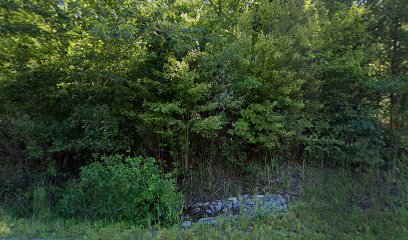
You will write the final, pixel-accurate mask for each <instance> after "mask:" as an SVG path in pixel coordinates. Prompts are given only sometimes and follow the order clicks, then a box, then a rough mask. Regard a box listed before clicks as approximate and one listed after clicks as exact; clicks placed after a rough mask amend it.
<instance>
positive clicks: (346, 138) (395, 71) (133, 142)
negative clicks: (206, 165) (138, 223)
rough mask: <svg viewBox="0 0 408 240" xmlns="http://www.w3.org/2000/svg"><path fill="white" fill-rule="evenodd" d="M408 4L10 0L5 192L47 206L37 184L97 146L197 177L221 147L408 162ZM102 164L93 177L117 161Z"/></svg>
mask: <svg viewBox="0 0 408 240" xmlns="http://www.w3.org/2000/svg"><path fill="white" fill-rule="evenodd" d="M407 12H408V1H407V0H369V1H368V0H367V1H351V0H350V1H344V0H343V1H340V0H339V1H329V0H285V1H284V0H253V1H240V0H155V1H150V0H140V1H130V0H118V1H112V0H101V1H93V0H58V1H57V0H5V1H2V2H1V3H0V20H1V27H0V161H1V163H0V164H1V165H0V166H1V168H0V187H1V188H2V189H4V190H1V191H0V197H4V196H7V199H11V200H10V202H11V203H19V204H20V206H27V208H26V209H32V206H31V205H32V204H31V205H30V204H28V203H27V202H30V199H32V198H35V196H37V195H35V196H34V194H31V195H29V196H25V195H24V193H25V192H30V190H33V189H36V187H35V186H33V184H30V183H33V182H36V183H38V182H40V183H41V184H43V185H46V186H49V185H52V186H62V185H63V184H64V183H65V182H67V180H68V179H69V178H72V177H74V176H78V175H79V173H80V169H81V167H83V166H87V165H88V164H92V162H94V160H93V159H94V158H93V156H94V155H95V154H96V155H103V156H112V155H115V154H122V155H126V156H143V157H145V158H147V159H149V158H148V157H154V158H155V159H157V160H158V161H159V162H160V164H161V166H163V167H164V168H165V170H166V171H167V170H176V171H175V172H176V173H181V174H186V175H188V173H189V172H190V170H191V169H195V168H197V166H200V164H201V163H202V162H204V161H209V160H211V161H214V162H217V163H222V164H225V165H226V166H228V167H235V168H236V169H237V170H248V169H247V168H249V167H250V166H251V165H250V164H248V163H251V162H254V161H258V163H259V162H260V163H262V162H268V161H271V160H272V159H284V160H295V161H302V162H310V163H312V164H322V165H323V164H327V165H331V166H339V165H341V166H345V167H349V168H351V169H353V170H355V171H358V172H361V171H373V170H378V169H390V168H392V167H395V166H396V165H397V164H398V162H399V161H406V154H407V148H408V87H407V86H408V72H407V70H408V60H407V59H408V14H406V13H407ZM138 161H139V160H138ZM132 164H133V163H132ZM135 164H136V163H135ZM90 166H91V167H85V168H84V170H83V172H82V175H81V176H84V177H85V178H86V179H90V178H88V177H91V176H93V175H92V174H93V173H94V171H96V172H98V171H101V174H102V173H105V171H108V170H107V169H108V168H106V166H105V165H101V164H100V163H95V164H94V165H90ZM126 166H127V165H126ZM119 168H120V169H122V170H121V171H124V174H128V173H129V174H130V175H131V173H132V172H128V171H132V170H126V167H125V165H120V167H119ZM10 169H12V170H10ZM140 171H142V170H140ZM152 171H156V170H152ZM106 174H108V172H106ZM109 174H112V175H113V176H114V175H116V174H119V173H116V172H110V173H109ZM155 174H156V175H157V174H158V173H156V172H155ZM88 175H89V176H88ZM132 176H133V175H132ZM3 179H4V180H3ZM94 180H95V181H99V180H101V181H103V179H94ZM86 181H87V180H85V179H81V180H80V183H79V184H80V186H81V184H83V188H86V187H85V186H86V185H87V184H90V183H87V182H86ZM121 181H122V180H121ZM123 181H127V180H126V178H124V179H123ZM153 183H154V182H153ZM112 184H113V183H112ZM153 185H154V184H153ZM37 187H38V186H37ZM111 187H112V186H111ZM83 188H80V189H83ZM37 189H39V190H38V191H39V192H38V193H41V191H40V190H41V188H37ZM91 189H92V188H91ZM91 189H89V190H91ZM58 191H59V190H58ZM58 191H55V196H57V197H55V198H56V199H58V198H59V197H58V196H60V195H59V193H58ZM112 191H113V190H112ZM135 193H138V192H137V191H136V192H132V194H135ZM78 194H79V195H78V196H77V197H81V196H82V195H81V194H85V195H83V197H84V198H85V199H88V197H89V201H90V200H91V199H94V200H97V198H98V197H97V195H92V193H90V192H89V193H88V192H81V193H78ZM87 194H91V195H89V196H88V195H87ZM22 195H24V197H21V196H22ZM142 195H143V194H142ZM18 196H20V197H18ZM38 196H41V194H39V195H38ZM149 197H151V196H147V195H146V196H144V197H143V199H144V198H149ZM169 197H171V196H169ZM15 199H20V200H21V201H20V200H19V201H16V200H15ZM112 201H113V200H112ZM108 203H109V202H107V204H108ZM111 203H113V202H111ZM111 203H109V204H111ZM108 209H110V208H106V209H102V210H108ZM67 210H69V209H67ZM71 210H72V209H71ZM78 211H79V212H78ZM158 211H159V210H158ZM160 211H161V210H160ZM75 213H80V210H75ZM94 213H95V214H100V216H102V215H103V213H98V212H94ZM81 214H84V215H87V216H88V215H89V214H88V213H81ZM118 214H119V215H118V216H117V217H115V218H119V219H122V218H128V219H131V218H133V215H132V214H133V213H118ZM127 214H130V215H132V217H130V215H127ZM141 214H145V212H143V211H142V212H141ZM157 214H159V213H158V212H157ZM159 215H160V214H159ZM152 218H154V219H151V220H152V221H153V220H154V221H156V219H159V218H160V217H159V216H157V215H155V216H154V217H152Z"/></svg>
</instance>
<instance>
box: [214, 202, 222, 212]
mask: <svg viewBox="0 0 408 240" xmlns="http://www.w3.org/2000/svg"><path fill="white" fill-rule="evenodd" d="M214 208H215V211H216V212H219V211H221V209H222V201H221V200H217V201H216V202H215V204H214Z"/></svg>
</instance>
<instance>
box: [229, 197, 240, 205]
mask: <svg viewBox="0 0 408 240" xmlns="http://www.w3.org/2000/svg"><path fill="white" fill-rule="evenodd" d="M228 201H230V202H232V203H233V204H237V203H238V198H236V197H230V198H228Z"/></svg>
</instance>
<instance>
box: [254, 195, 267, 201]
mask: <svg viewBox="0 0 408 240" xmlns="http://www.w3.org/2000/svg"><path fill="white" fill-rule="evenodd" d="M254 198H256V199H259V200H262V199H264V198H265V195H254Z"/></svg>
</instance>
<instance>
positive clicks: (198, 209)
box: [193, 207, 201, 214]
mask: <svg viewBox="0 0 408 240" xmlns="http://www.w3.org/2000/svg"><path fill="white" fill-rule="evenodd" d="M200 211H201V208H199V207H197V208H194V209H193V214H197V213H199V212H200Z"/></svg>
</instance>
